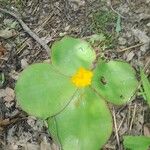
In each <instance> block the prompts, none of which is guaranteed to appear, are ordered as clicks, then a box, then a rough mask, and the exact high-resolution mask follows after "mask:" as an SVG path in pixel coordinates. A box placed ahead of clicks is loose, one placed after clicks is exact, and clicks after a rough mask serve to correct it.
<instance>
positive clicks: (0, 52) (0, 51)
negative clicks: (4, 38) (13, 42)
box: [0, 43, 6, 57]
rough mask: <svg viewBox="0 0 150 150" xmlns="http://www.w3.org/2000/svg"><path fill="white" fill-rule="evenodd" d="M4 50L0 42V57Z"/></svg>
mask: <svg viewBox="0 0 150 150" xmlns="http://www.w3.org/2000/svg"><path fill="white" fill-rule="evenodd" d="M5 51H6V49H5V47H4V46H3V45H2V44H1V43H0V57H1V56H3V55H4V53H5Z"/></svg>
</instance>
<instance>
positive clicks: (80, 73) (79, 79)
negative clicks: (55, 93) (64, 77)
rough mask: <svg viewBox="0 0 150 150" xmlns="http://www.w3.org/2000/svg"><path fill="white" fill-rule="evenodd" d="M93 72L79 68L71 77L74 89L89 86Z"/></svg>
mask: <svg viewBox="0 0 150 150" xmlns="http://www.w3.org/2000/svg"><path fill="white" fill-rule="evenodd" d="M92 76H93V72H92V71H90V70H86V69H84V68H82V67H81V68H79V70H77V72H76V73H75V74H74V75H73V76H72V77H71V81H72V83H73V84H74V85H75V86H76V87H85V86H88V85H90V84H91V80H92Z"/></svg>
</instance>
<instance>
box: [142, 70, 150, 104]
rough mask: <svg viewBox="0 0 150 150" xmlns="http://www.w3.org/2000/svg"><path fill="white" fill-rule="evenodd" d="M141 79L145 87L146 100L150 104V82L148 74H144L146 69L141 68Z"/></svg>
mask: <svg viewBox="0 0 150 150" xmlns="http://www.w3.org/2000/svg"><path fill="white" fill-rule="evenodd" d="M141 80H142V85H143V89H144V94H145V96H146V100H147V102H148V104H149V106H150V82H149V80H148V78H147V77H146V75H145V74H144V71H143V70H141Z"/></svg>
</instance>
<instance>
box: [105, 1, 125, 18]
mask: <svg viewBox="0 0 150 150" xmlns="http://www.w3.org/2000/svg"><path fill="white" fill-rule="evenodd" d="M107 2H108V4H109V5H110V8H111V10H112V11H114V12H115V13H116V14H117V15H119V16H120V17H121V18H123V19H126V17H124V16H123V15H121V14H120V13H119V12H117V11H116V10H115V9H114V8H113V6H112V1H111V0H108V1H107Z"/></svg>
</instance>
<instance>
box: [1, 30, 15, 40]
mask: <svg viewBox="0 0 150 150" xmlns="http://www.w3.org/2000/svg"><path fill="white" fill-rule="evenodd" d="M15 35H16V32H15V30H14V29H8V28H6V29H5V30H0V37H1V38H4V39H9V38H11V37H13V36H15Z"/></svg>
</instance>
